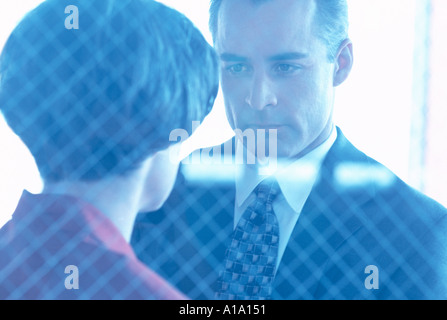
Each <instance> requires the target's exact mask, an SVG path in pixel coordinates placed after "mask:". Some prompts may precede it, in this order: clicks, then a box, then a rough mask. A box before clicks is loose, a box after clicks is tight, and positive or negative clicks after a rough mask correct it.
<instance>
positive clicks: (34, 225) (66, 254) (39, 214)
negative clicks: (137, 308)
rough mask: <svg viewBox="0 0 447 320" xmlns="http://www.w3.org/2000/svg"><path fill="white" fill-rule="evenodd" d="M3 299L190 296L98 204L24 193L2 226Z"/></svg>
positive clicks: (0, 289) (0, 266) (0, 295)
mask: <svg viewBox="0 0 447 320" xmlns="http://www.w3.org/2000/svg"><path fill="white" fill-rule="evenodd" d="M0 299H99V300H103V299H117V300H124V299H132V300H133V299H157V300H158V299H168V300H177V299H186V297H185V296H184V295H182V294H181V293H179V292H178V291H177V290H176V289H174V288H173V287H171V286H170V285H169V284H168V283H167V282H166V281H165V280H163V279H162V278H161V277H160V276H159V275H157V274H156V273H155V272H154V271H152V270H150V269H149V268H148V267H147V266H145V265H144V264H143V263H142V262H140V261H139V260H138V259H137V257H136V256H135V253H134V252H133V250H132V248H131V247H130V245H129V244H128V243H127V242H126V240H125V239H124V238H123V237H122V235H121V233H120V232H119V231H118V230H117V228H116V227H115V226H114V225H113V223H112V222H111V221H110V220H109V219H108V218H107V217H106V216H104V215H103V214H102V213H101V212H99V211H98V210H97V209H96V208H94V207H93V206H91V205H89V204H87V203H84V202H81V201H80V200H78V199H76V198H73V197H68V196H60V195H44V194H42V195H33V194H30V193H28V192H27V191H24V193H23V195H22V197H21V199H20V202H19V204H18V207H17V209H16V211H15V212H14V214H13V217H12V219H11V220H10V221H9V222H8V223H7V224H6V225H5V226H4V227H3V228H2V229H1V230H0Z"/></svg>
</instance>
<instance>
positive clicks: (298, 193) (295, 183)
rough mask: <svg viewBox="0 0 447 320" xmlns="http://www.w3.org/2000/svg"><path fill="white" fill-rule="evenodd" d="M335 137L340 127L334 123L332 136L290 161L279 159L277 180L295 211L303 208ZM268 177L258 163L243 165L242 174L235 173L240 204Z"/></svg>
mask: <svg viewBox="0 0 447 320" xmlns="http://www.w3.org/2000/svg"><path fill="white" fill-rule="evenodd" d="M336 139H337V130H336V129H335V126H334V128H333V129H332V132H331V134H330V136H329V138H328V139H327V140H326V141H325V142H323V143H322V144H321V145H320V146H318V147H317V148H315V149H314V150H312V151H311V152H309V153H308V154H306V155H305V156H303V157H301V158H299V159H297V160H295V161H293V162H291V163H282V162H278V164H277V170H276V171H275V172H274V173H273V176H274V177H275V178H276V180H277V181H278V184H279V186H280V188H281V192H282V193H283V195H284V197H285V199H286V201H287V202H288V204H289V205H290V207H291V208H292V209H293V210H294V211H296V212H300V211H301V209H302V207H303V205H304V203H305V201H306V200H307V197H308V196H309V193H310V191H311V189H312V187H313V185H314V183H315V181H316V179H317V177H318V174H319V171H320V167H321V164H322V162H323V160H324V158H325V157H326V155H327V153H328V152H329V149H330V148H331V147H332V145H333V144H334V142H335V140H336ZM241 147H243V146H242V144H241V143H239V141H238V143H237V148H241ZM267 177H268V176H265V175H259V174H258V171H257V167H256V166H255V165H244V166H242V168H241V172H240V174H239V175H237V177H236V204H237V206H238V207H240V206H242V204H243V203H244V202H245V201H246V200H247V198H248V197H249V196H250V194H251V193H252V192H253V190H254V189H255V188H256V186H257V185H258V184H259V183H260V182H261V181H262V180H264V179H265V178H267Z"/></svg>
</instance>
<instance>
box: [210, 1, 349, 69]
mask: <svg viewBox="0 0 447 320" xmlns="http://www.w3.org/2000/svg"><path fill="white" fill-rule="evenodd" d="M223 1H230V0H211V5H210V19H209V28H210V31H211V34H212V36H213V39H214V41H216V37H217V29H218V17H219V9H220V6H221V5H222V2H223ZM231 1H241V0H231ZM246 1H251V2H252V3H253V4H255V5H261V4H263V3H265V2H269V1H279V0H246ZM296 1H302V0H296ZM314 1H315V4H316V7H317V11H316V15H315V20H314V26H315V27H316V29H315V32H316V36H318V37H319V38H320V39H321V40H322V41H323V43H324V44H326V46H327V48H328V58H329V60H331V61H332V60H334V59H335V56H336V54H337V50H338V48H339V46H340V45H341V43H342V42H343V41H344V40H345V39H346V38H347V37H348V29H349V19H348V4H347V1H346V0H314Z"/></svg>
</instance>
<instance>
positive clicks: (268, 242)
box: [216, 178, 280, 300]
mask: <svg viewBox="0 0 447 320" xmlns="http://www.w3.org/2000/svg"><path fill="white" fill-rule="evenodd" d="M279 191H280V189H279V185H278V183H277V182H276V180H275V179H273V178H269V179H267V180H265V181H263V182H261V183H260V184H259V185H258V186H257V187H256V189H255V194H256V199H255V201H254V203H252V204H251V205H250V206H249V207H248V208H247V210H245V212H244V213H243V215H242V217H241V218H240V220H239V223H238V225H237V227H236V229H235V230H234V232H233V238H232V241H231V243H230V246H229V247H228V249H227V251H226V253H225V262H224V267H225V270H224V271H223V273H222V274H221V275H220V278H219V281H218V291H217V294H216V298H218V299H224V300H233V299H235V300H265V299H269V298H270V296H271V292H272V287H271V285H272V282H273V278H274V276H275V273H276V261H277V258H278V243H279V226H278V220H277V219H276V215H275V213H274V212H273V208H272V202H273V201H274V200H275V198H276V196H277V195H278V193H279Z"/></svg>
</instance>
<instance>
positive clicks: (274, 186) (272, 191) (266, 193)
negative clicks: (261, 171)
mask: <svg viewBox="0 0 447 320" xmlns="http://www.w3.org/2000/svg"><path fill="white" fill-rule="evenodd" d="M279 192H280V187H279V185H278V182H277V181H276V179H275V178H273V177H270V178H268V179H266V180H263V181H262V182H261V183H260V184H259V185H258V186H257V187H256V189H255V193H256V197H257V198H258V199H259V200H260V201H261V202H265V203H269V204H271V203H272V202H273V201H274V200H275V198H276V197H277V196H278V194H279Z"/></svg>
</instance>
